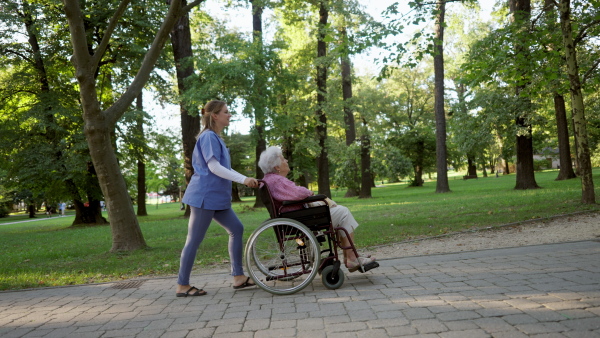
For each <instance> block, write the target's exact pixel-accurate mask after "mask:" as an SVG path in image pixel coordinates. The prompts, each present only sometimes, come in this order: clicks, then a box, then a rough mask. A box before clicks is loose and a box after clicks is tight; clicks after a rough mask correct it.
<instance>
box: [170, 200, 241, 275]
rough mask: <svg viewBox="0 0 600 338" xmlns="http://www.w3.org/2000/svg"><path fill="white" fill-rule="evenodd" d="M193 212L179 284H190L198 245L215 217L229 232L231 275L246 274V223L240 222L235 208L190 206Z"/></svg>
mask: <svg viewBox="0 0 600 338" xmlns="http://www.w3.org/2000/svg"><path fill="white" fill-rule="evenodd" d="M190 209H191V214H190V220H189V222H188V234H187V239H186V241H185V246H184V247H183V250H182V251H181V260H180V265H179V277H178V279H177V284H179V285H189V284H190V274H191V273H192V267H193V265H194V261H195V260H196V253H197V252H198V247H199V246H200V243H202V240H203V239H204V235H206V231H207V230H208V226H209V225H210V222H211V221H212V220H213V219H214V220H215V222H217V223H218V224H219V225H220V226H222V227H223V228H225V230H227V232H228V233H229V260H230V261H231V275H232V276H240V275H243V274H244V268H243V266H242V250H243V242H242V240H243V239H242V235H243V233H244V225H243V224H242V222H240V220H239V218H238V217H237V215H236V214H235V213H234V212H233V209H231V208H229V209H226V210H206V209H202V208H196V207H192V206H190Z"/></svg>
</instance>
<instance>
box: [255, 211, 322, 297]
mask: <svg viewBox="0 0 600 338" xmlns="http://www.w3.org/2000/svg"><path fill="white" fill-rule="evenodd" d="M320 261H321V256H320V249H319V243H318V242H317V239H316V238H315V236H314V234H313V233H312V231H311V230H309V229H308V228H307V227H306V226H305V225H304V224H302V223H300V222H298V221H295V220H292V219H287V218H275V219H271V220H268V221H266V222H264V223H263V224H261V226H260V227H259V228H258V229H256V230H255V231H254V232H253V233H252V235H250V238H249V239H248V243H247V244H246V257H245V263H246V270H247V271H248V274H249V275H250V277H251V278H252V280H253V281H254V283H256V285H258V286H259V287H260V288H261V289H263V290H265V291H267V292H270V293H272V294H277V295H289V294H293V293H296V292H298V291H300V290H302V289H304V288H305V287H306V286H307V285H308V284H310V283H311V282H312V280H313V279H314V278H315V275H316V274H317V273H318V270H319V264H320Z"/></svg>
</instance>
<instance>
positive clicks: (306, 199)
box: [281, 195, 327, 205]
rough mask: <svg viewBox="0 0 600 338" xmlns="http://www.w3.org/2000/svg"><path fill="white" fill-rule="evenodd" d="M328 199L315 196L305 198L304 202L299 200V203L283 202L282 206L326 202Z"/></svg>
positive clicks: (322, 196)
mask: <svg viewBox="0 0 600 338" xmlns="http://www.w3.org/2000/svg"><path fill="white" fill-rule="evenodd" d="M326 198H327V196H325V195H314V196H308V197H307V198H305V199H303V200H298V201H283V202H282V203H281V205H293V204H304V203H310V202H315V201H325V199H326Z"/></svg>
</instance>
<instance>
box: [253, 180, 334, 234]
mask: <svg viewBox="0 0 600 338" xmlns="http://www.w3.org/2000/svg"><path fill="white" fill-rule="evenodd" d="M259 181H260V184H261V185H260V187H259V189H258V193H259V196H260V199H261V200H262V201H263V203H264V204H265V206H266V207H267V210H268V211H269V216H271V218H272V219H273V218H290V219H293V220H296V221H298V222H300V223H302V224H304V225H305V226H307V227H308V228H309V229H311V230H313V231H320V230H329V228H330V226H331V214H330V212H329V206H328V205H327V203H326V202H325V199H326V198H327V196H325V195H314V196H309V197H307V198H305V199H303V200H298V201H283V202H279V201H276V200H275V199H274V198H273V196H272V195H271V191H270V189H269V186H268V184H267V183H266V182H265V181H263V180H259ZM320 201H322V202H323V204H324V205H319V206H313V207H307V204H308V203H312V202H320ZM289 206H299V207H301V208H300V209H298V210H292V211H285V212H282V209H283V208H284V207H289Z"/></svg>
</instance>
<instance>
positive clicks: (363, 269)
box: [358, 262, 379, 273]
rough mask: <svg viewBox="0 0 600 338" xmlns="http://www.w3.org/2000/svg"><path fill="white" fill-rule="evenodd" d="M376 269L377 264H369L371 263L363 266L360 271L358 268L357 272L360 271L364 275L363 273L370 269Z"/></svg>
mask: <svg viewBox="0 0 600 338" xmlns="http://www.w3.org/2000/svg"><path fill="white" fill-rule="evenodd" d="M378 267H379V263H377V262H371V263H368V264H365V265H363V266H362V269H360V268H359V269H358V271H360V272H362V273H365V272H367V271H369V270H372V269H375V268H378Z"/></svg>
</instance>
